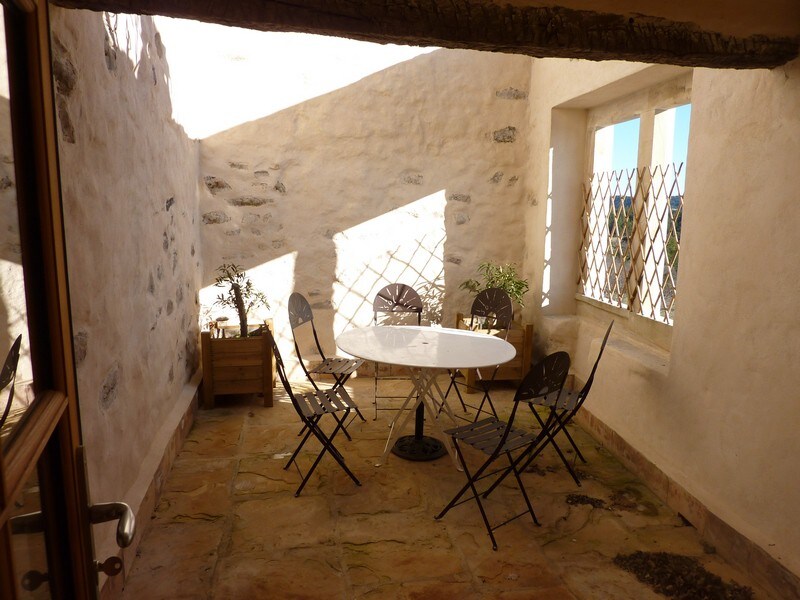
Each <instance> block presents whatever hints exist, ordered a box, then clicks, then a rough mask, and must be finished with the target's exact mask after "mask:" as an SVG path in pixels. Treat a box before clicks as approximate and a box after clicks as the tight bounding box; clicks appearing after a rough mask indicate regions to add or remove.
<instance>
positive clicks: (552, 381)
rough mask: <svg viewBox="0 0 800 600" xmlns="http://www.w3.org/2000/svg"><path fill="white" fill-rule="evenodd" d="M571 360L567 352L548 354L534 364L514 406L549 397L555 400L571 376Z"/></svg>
mask: <svg viewBox="0 0 800 600" xmlns="http://www.w3.org/2000/svg"><path fill="white" fill-rule="evenodd" d="M569 365H570V359H569V354H567V353H566V352H554V353H552V354H548V355H547V356H545V357H544V358H543V359H542V360H540V361H539V362H537V363H535V364H533V365H532V366H531V368H530V370H529V371H528V373H527V374H526V375H525V377H523V379H522V382H521V383H520V384H519V387H518V388H517V393H516V394H515V395H514V404H515V405H516V404H518V403H519V402H532V401H534V400H539V399H540V398H546V397H547V396H553V400H555V398H556V397H557V396H558V394H560V393H561V389H562V388H563V387H564V383H565V382H566V380H567V375H568V374H569Z"/></svg>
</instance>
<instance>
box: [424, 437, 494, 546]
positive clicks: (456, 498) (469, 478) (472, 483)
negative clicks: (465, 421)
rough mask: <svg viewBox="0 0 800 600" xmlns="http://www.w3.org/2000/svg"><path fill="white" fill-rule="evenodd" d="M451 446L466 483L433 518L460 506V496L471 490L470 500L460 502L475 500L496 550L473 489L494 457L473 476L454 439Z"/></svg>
mask: <svg viewBox="0 0 800 600" xmlns="http://www.w3.org/2000/svg"><path fill="white" fill-rule="evenodd" d="M453 445H454V446H455V448H456V454H458V461H459V462H460V463H461V467H462V468H463V469H464V475H466V477H467V483H465V484H464V486H463V487H462V488H461V489H460V490H459V491H458V493H457V494H456V495H455V496H453V499H452V500H450V503H449V504H448V505H447V506H445V507H444V508H443V509H442V511H441V512H440V513H439V514H438V515H436V516H435V517H434V518H435V519H437V520H438V519H441V518H442V517H444V516H445V515H446V514H447V513H448V511H449V510H450V509H451V508H453V507H454V506H456V505H457V504H461V502H459V500H460V499H461V496H463V495H464V493H465V492H466V491H467V490H471V491H472V498H467V499H465V500H462V502H467V501H469V500H475V502H476V503H477V504H478V510H480V513H481V518H483V524H484V525H485V526H486V532H487V533H488V534H489V539H491V540H492V549H493V550H497V540H495V538H494V531H493V530H492V525H491V524H490V523H489V517H488V516H487V515H486V510H485V509H484V508H483V503H482V502H481V499H480V495H479V494H478V490H477V488H476V487H475V481H477V480H478V479H479V478H480V476H481V475H482V474H483V472H484V471H485V470H486V467H488V466H489V465H490V464H491V463H492V461H493V460H494V458H495V457H494V456H491V457H489V458H488V459H487V460H486V462H484V463H483V464H482V465H481V466H480V468H479V469H478V470H477V471H476V472H475V474H474V475H472V474H470V472H469V468H468V467H467V462H466V461H465V460H464V455H463V454H462V453H461V447H460V446H459V445H458V440H456V439H455V438H453Z"/></svg>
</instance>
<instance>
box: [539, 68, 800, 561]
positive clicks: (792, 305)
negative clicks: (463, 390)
mask: <svg viewBox="0 0 800 600" xmlns="http://www.w3.org/2000/svg"><path fill="white" fill-rule="evenodd" d="M604 67H605V65H602V67H601V66H599V65H598V67H594V66H592V65H587V64H585V63H584V64H581V63H576V62H573V64H569V63H566V62H564V63H562V64H561V65H560V66H559V73H556V72H555V70H554V65H553V64H552V63H548V61H537V62H536V63H535V65H534V67H533V76H532V81H533V82H532V89H533V90H534V94H533V97H532V102H533V105H534V109H533V111H532V119H533V120H534V121H536V122H538V123H542V124H543V125H542V126H541V128H537V129H536V130H535V131H534V132H533V134H532V143H531V145H532V164H533V166H534V173H535V175H534V178H533V179H532V185H533V186H534V188H535V189H536V190H538V193H542V192H541V190H543V189H545V186H546V184H547V180H546V178H545V177H544V176H545V173H546V170H545V168H544V167H543V165H546V164H547V162H546V161H547V152H548V145H549V142H550V136H549V133H550V132H549V130H548V127H547V125H546V124H547V123H549V120H550V109H551V107H552V106H554V105H556V104H558V103H559V102H565V101H567V100H569V98H570V96H572V97H579V96H580V95H582V94H584V93H585V92H586V85H587V83H588V84H591V85H597V86H598V87H602V85H603V80H602V79H601V78H604V76H603V75H602V74H600V73H599V72H597V73H596V74H592V71H594V70H595V69H597V70H598V71H599V69H600V68H604ZM632 68H634V67H633V66H632ZM543 81H548V82H551V84H552V86H553V87H554V88H556V89H559V90H563V91H565V93H562V94H560V97H559V96H558V95H547V96H546V97H543V96H542V95H537V94H536V90H537V89H540V88H537V84H539V83H541V82H543ZM576 82H579V83H576ZM799 161H800V61H795V62H793V63H790V64H789V65H787V66H785V67H782V68H778V69H774V70H772V71H766V70H757V71H733V70H730V71H722V70H720V71H715V70H699V69H698V70H695V73H694V77H693V91H692V124H691V131H690V140H689V155H688V167H687V181H686V208H685V213H684V215H685V216H684V227H683V232H682V240H681V269H680V275H679V292H678V293H679V300H678V305H677V312H676V317H675V326H674V328H673V332H672V341H671V347H670V345H669V344H666V349H661V348H659V347H658V344H652V343H647V342H646V340H645V339H644V338H643V337H642V336H641V335H639V334H637V333H635V332H634V331H633V330H632V329H631V328H630V327H628V325H629V324H628V323H626V319H625V318H624V317H619V316H617V317H616V318H617V325H616V326H615V331H614V333H613V334H612V340H611V343H610V346H609V348H608V350H607V353H606V354H605V355H604V358H603V363H602V365H601V368H600V370H599V373H598V377H597V379H596V380H595V386H594V387H593V389H592V395H591V397H590V399H589V402H588V403H587V405H586V406H587V409H588V410H590V411H591V412H592V413H593V414H594V415H596V416H597V417H598V418H599V419H600V420H601V421H603V422H605V423H606V424H608V425H609V426H610V427H611V428H612V429H614V430H615V431H616V432H617V433H619V435H620V436H621V437H622V438H624V439H625V440H626V441H627V442H628V443H630V444H631V445H632V446H633V447H634V448H636V449H637V450H639V451H640V452H641V453H642V454H643V455H644V456H645V457H646V458H647V459H648V460H650V461H652V462H653V463H654V464H655V465H656V466H657V467H658V468H659V469H661V470H662V471H664V472H665V473H666V474H667V475H668V476H669V477H670V478H672V479H674V480H675V481H676V482H677V483H678V484H679V485H681V486H682V487H683V488H684V489H686V490H687V491H688V492H689V493H690V494H692V495H693V496H695V497H696V498H697V499H698V500H699V501H700V502H701V503H702V504H703V505H705V506H706V507H707V508H708V509H709V510H710V511H711V512H712V513H714V514H716V515H717V516H718V517H720V518H721V519H722V520H723V521H725V522H727V523H728V524H729V525H731V526H732V527H733V528H735V529H736V530H738V531H739V532H741V533H742V534H744V535H745V536H747V537H748V538H749V539H751V540H752V541H754V542H755V543H756V544H758V545H759V546H760V547H762V548H763V549H764V550H765V551H767V552H768V553H769V554H771V555H772V556H773V557H775V558H776V559H777V560H778V561H779V562H781V563H782V564H783V565H785V566H786V567H787V568H788V569H789V570H791V571H793V572H794V573H800V545H798V540H800V513H798V511H797V510H796V507H797V506H798V504H800V487H798V486H797V466H796V457H797V455H798V452H800V438H799V437H798V436H797V431H796V429H797V428H796V425H797V422H798V419H799V418H800V404H798V401H797V400H798V397H799V396H798V393H797V385H796V372H797V365H798V364H800V319H798V313H797V298H798V295H800V266H798V260H797V256H798V254H797V231H798V227H800V213H799V212H798V211H797V209H796V207H797V203H798V200H800V196H799V195H798V189H800V172H798V169H797V164H798V162H799ZM541 211H542V209H541V207H533V208H532V209H530V210H529V214H528V222H529V224H531V226H532V227H534V228H535V227H536V226H537V225H536V224H537V223H541V222H542V221H541ZM576 226H577V219H576ZM539 227H540V228H541V226H540V225H539ZM530 237H531V239H537V236H536V235H532V236H530ZM543 238H544V233H542V232H540V233H539V234H538V239H539V240H543ZM542 252H543V250H540V249H536V248H531V249H530V250H529V255H528V256H529V258H532V259H533V260H534V261H538V260H540V253H542ZM577 308H578V310H577V314H578V317H576V318H573V319H568V318H567V319H554V320H546V321H547V322H551V321H552V325H553V331H554V334H553V336H552V339H551V347H552V346H557V345H559V344H565V343H569V344H572V348H571V350H572V353H573V363H574V370H575V372H576V374H577V375H578V378H579V379H585V377H586V375H587V374H588V370H589V368H590V367H591V362H592V361H593V360H594V357H595V356H596V353H597V349H598V348H597V346H598V338H599V337H601V336H602V331H603V329H604V325H605V324H607V322H608V321H609V320H610V319H611V318H613V316H612V315H609V314H607V313H606V314H603V313H598V312H597V310H596V309H593V308H592V307H590V306H587V305H585V304H582V303H581V304H580V305H579V306H578V307H577ZM576 322H577V323H576ZM565 323H568V324H565ZM565 331H566V332H568V333H572V332H575V333H576V335H575V337H574V340H570V339H569V335H565V334H564V332H565ZM662 345H663V344H662Z"/></svg>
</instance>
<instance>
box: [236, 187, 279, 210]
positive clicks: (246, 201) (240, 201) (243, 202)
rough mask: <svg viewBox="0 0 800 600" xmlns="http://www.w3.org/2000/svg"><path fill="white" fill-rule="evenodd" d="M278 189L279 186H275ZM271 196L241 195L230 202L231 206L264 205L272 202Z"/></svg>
mask: <svg viewBox="0 0 800 600" xmlns="http://www.w3.org/2000/svg"><path fill="white" fill-rule="evenodd" d="M275 187H276V189H277V186H275ZM283 191H284V192H285V191H286V190H285V189H284V190H283ZM270 202H271V201H270V199H269V198H259V197H258V196H239V197H238V198H231V199H229V200H228V204H230V205H231V206H264V205H265V204H267V203H270Z"/></svg>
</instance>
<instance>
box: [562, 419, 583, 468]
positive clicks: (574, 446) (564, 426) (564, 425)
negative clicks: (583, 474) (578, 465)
mask: <svg viewBox="0 0 800 600" xmlns="http://www.w3.org/2000/svg"><path fill="white" fill-rule="evenodd" d="M557 419H558V423H559V429H560V430H561V431H563V432H564V435H565V436H566V437H567V440H569V443H570V446H572V449H573V450H574V451H575V455H576V456H577V457H578V458H580V459H581V462H582V463H583V464H586V459H585V458H584V457H583V454H582V453H581V451H580V449H579V448H578V445H577V444H576V443H575V440H573V439H572V436H571V435H570V433H569V430H568V429H567V424H568V423H569V422H570V421H571V420H572V419H571V418H569V417H567V418H566V419H564V418H563V415H562V416H558V417H557Z"/></svg>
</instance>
